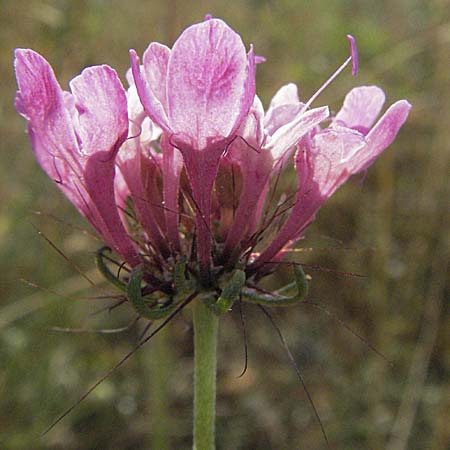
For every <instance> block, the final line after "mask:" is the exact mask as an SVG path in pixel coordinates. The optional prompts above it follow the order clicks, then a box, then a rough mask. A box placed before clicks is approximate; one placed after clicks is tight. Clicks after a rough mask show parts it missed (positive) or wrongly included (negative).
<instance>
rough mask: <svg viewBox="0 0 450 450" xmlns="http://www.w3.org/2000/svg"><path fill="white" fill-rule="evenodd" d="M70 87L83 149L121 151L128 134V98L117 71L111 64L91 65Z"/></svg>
mask: <svg viewBox="0 0 450 450" xmlns="http://www.w3.org/2000/svg"><path fill="white" fill-rule="evenodd" d="M70 87H71V90H72V94H73V97H74V99H75V107H76V109H77V110H78V115H79V116H78V123H79V126H77V129H76V131H77V134H78V136H79V137H80V141H81V150H82V152H83V153H84V154H87V155H88V154H92V153H94V152H100V151H105V152H109V151H112V152H115V151H117V150H118V148H119V147H120V145H121V144H122V142H123V141H124V140H125V139H126V137H127V135H128V115H127V98H126V94H125V90H124V89H123V86H122V83H121V82H120V80H119V78H118V76H117V73H116V72H115V71H114V70H113V69H111V68H110V67H108V66H94V67H88V68H87V69H84V70H83V72H82V73H81V74H80V75H78V76H77V77H75V78H74V79H73V80H72V81H71V82H70Z"/></svg>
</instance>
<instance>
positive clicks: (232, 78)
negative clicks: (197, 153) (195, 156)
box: [138, 19, 253, 150]
mask: <svg viewBox="0 0 450 450" xmlns="http://www.w3.org/2000/svg"><path fill="white" fill-rule="evenodd" d="M249 71H250V72H251V71H252V69H251V68H248V61H247V55H246V52H245V47H244V44H243V43H242V40H241V38H240V36H239V35H238V34H237V33H235V32H234V31H233V30H232V29H231V28H230V27H228V25H226V24H225V22H223V21H222V20H218V19H210V20H207V21H205V22H202V23H199V24H196V25H193V26H191V27H189V28H187V29H186V30H185V31H184V32H183V33H182V35H181V36H180V37H179V38H178V40H177V41H176V42H175V44H174V46H173V49H172V52H171V54H170V58H169V67H168V78H167V92H168V93H170V95H169V97H168V110H169V114H168V115H169V119H170V127H171V129H172V131H173V133H175V134H182V135H183V139H187V140H188V141H190V142H188V144H189V145H190V146H191V147H193V148H197V149H200V150H201V149H203V148H205V147H206V146H207V145H208V143H209V142H210V141H219V140H223V139H224V138H226V137H228V136H229V135H230V133H231V132H232V130H233V129H234V128H235V127H236V125H239V124H237V123H236V122H237V121H238V119H239V117H241V115H242V109H243V105H242V98H243V96H244V95H245V94H246V88H247V87H248V84H249V82H248V77H249ZM250 88H251V86H250ZM138 91H139V89H138ZM252 101H253V98H251V100H250V102H249V104H248V107H247V111H248V108H250V106H251V103H252ZM245 103H246V102H244V104H245ZM144 106H145V105H144ZM247 111H245V113H246V112H247Z"/></svg>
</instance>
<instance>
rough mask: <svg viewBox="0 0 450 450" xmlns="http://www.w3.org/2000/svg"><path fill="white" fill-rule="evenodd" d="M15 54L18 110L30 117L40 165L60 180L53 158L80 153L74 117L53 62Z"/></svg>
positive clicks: (27, 52) (24, 53) (21, 52)
mask: <svg viewBox="0 0 450 450" xmlns="http://www.w3.org/2000/svg"><path fill="white" fill-rule="evenodd" d="M15 56H16V58H15V61H14V64H15V70H16V78H17V84H18V86H19V90H18V91H17V94H16V101H15V103H16V108H17V111H18V112H19V113H20V114H21V115H22V116H23V117H25V119H27V120H28V127H29V132H30V134H32V139H33V144H34V145H33V150H34V152H35V154H36V158H37V159H38V162H39V164H40V165H41V166H42V168H43V169H44V170H45V171H46V172H47V174H48V175H49V176H50V177H52V178H53V179H58V176H57V174H56V172H55V168H54V165H53V162H52V161H53V160H54V158H65V156H66V155H69V156H70V155H75V154H76V153H77V152H78V146H77V141H76V137H75V134H74V132H73V127H72V124H71V117H70V115H69V114H68V113H67V111H66V109H65V106H64V104H65V101H64V93H63V91H62V89H61V87H60V86H59V84H58V81H57V80H56V77H55V74H54V73H53V69H52V68H51V66H50V64H49V63H48V62H47V61H46V60H45V59H44V58H43V57H42V56H41V55H39V54H38V53H36V52H35V51H33V50H28V49H17V50H16V51H15ZM68 95H70V94H68Z"/></svg>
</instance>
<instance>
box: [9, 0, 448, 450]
mask: <svg viewBox="0 0 450 450" xmlns="http://www.w3.org/2000/svg"><path fill="white" fill-rule="evenodd" d="M206 12H210V13H212V14H213V15H215V16H218V17H222V18H224V19H225V20H226V21H227V22H228V23H229V24H230V25H231V26H232V27H234V28H235V29H236V30H237V31H238V32H239V33H241V35H242V36H243V39H244V41H245V42H246V43H249V42H253V43H254V45H255V48H256V50H257V53H258V54H262V55H264V56H266V57H267V62H266V63H265V64H263V65H261V66H259V68H258V92H259V94H260V95H261V96H262V98H263V100H264V101H265V103H266V104H267V102H268V101H269V100H270V96H271V94H273V93H274V92H275V90H276V89H277V88H278V87H280V86H281V85H282V84H284V83H286V82H288V81H294V82H296V83H298V84H299V86H300V92H301V95H302V97H303V98H306V97H308V96H309V95H311V94H312V93H313V92H314V91H315V89H317V88H318V87H319V85H320V84H321V83H322V82H323V81H324V80H325V79H326V78H327V77H328V76H329V74H331V73H332V72H333V71H334V69H335V68H336V67H337V66H338V65H339V64H340V63H341V62H342V61H343V60H344V58H345V57H346V56H347V52H348V49H347V43H346V40H345V34H346V33H349V32H351V33H353V34H354V35H355V36H356V37H357V40H358V43H359V48H360V59H361V71H360V74H359V76H358V78H357V79H352V77H351V76H350V74H349V72H346V74H344V75H342V76H341V77H340V78H339V79H338V80H337V81H336V82H335V83H334V84H333V85H332V86H331V87H330V88H329V89H328V90H327V91H326V93H325V94H324V95H323V96H322V97H321V98H320V100H319V102H318V103H317V104H319V103H320V104H327V103H329V104H330V105H331V107H332V108H333V109H334V110H337V109H338V108H339V106H340V104H341V101H342V99H343V97H344V95H345V93H346V92H347V91H348V90H349V89H350V88H351V87H352V86H353V85H355V84H378V85H380V86H382V87H383V88H384V89H385V91H386V93H387V96H388V102H391V103H392V102H393V101H395V100H397V99H400V98H407V99H409V101H410V102H411V103H412V104H413V106H414V108H413V111H412V114H411V115H410V118H409V120H408V122H407V124H406V125H405V127H404V128H403V129H402V131H401V133H400V135H399V137H398V139H397V140H396V141H395V143H394V144H393V145H392V147H391V148H390V149H389V150H388V151H387V152H386V154H384V155H383V156H382V157H381V158H380V160H379V161H377V163H376V164H375V166H374V167H373V168H372V169H371V170H369V172H368V174H367V176H366V177H365V180H364V183H363V184H361V183H360V182H359V181H360V180H356V182H354V183H348V185H346V186H345V187H343V188H342V189H341V190H340V191H339V192H338V193H337V195H335V197H334V198H333V199H332V200H331V201H330V202H329V204H327V205H326V206H325V207H324V208H323V210H322V211H321V212H320V214H319V216H318V218H317V220H316V222H315V223H314V224H313V225H312V227H311V228H310V230H309V231H308V233H307V238H306V239H305V240H304V241H302V243H301V246H302V247H304V248H305V250H304V251H302V252H299V253H298V254H296V259H297V260H298V261H300V262H305V263H308V264H315V265H319V266H321V267H323V268H328V269H332V270H339V271H347V272H358V273H362V274H365V275H367V277H366V278H357V277H353V276H348V275H347V276H346V275H338V274H336V273H333V272H329V271H326V270H312V269H308V272H309V273H310V274H311V275H312V277H313V281H312V284H311V291H310V296H309V299H310V300H311V301H315V302H319V303H321V304H322V305H324V306H325V307H326V308H328V309H330V310H332V311H333V313H334V314H335V317H337V318H339V319H341V320H343V321H344V322H345V324H346V325H347V326H349V327H352V328H353V329H355V330H357V332H358V333H359V334H361V335H362V336H364V337H365V339H367V341H368V342H370V343H371V344H372V345H374V346H375V347H376V348H377V349H378V350H380V351H381V352H382V353H383V354H385V355H386V357H387V358H389V360H391V361H392V362H393V364H392V365H389V364H388V363H386V362H385V361H384V360H383V359H381V358H380V357H379V356H377V355H376V354H375V353H374V352H373V351H371V350H369V349H368V348H367V346H366V345H364V344H362V343H361V342H360V341H359V340H358V339H357V338H355V337H354V336H352V335H351V334H350V333H349V332H348V331H347V330H346V328H345V326H344V325H342V324H340V323H339V322H338V321H336V320H335V319H334V318H332V317H331V318H330V317H329V316H327V315H326V314H324V313H321V312H320V311H318V310H316V309H313V308H311V307H309V308H308V306H297V307H295V308H290V309H289V310H288V311H281V312H278V311H277V313H276V316H275V317H276V320H277V322H278V324H279V325H280V328H281V329H282V331H283V332H284V334H285V336H286V339H287V341H288V342H289V344H290V346H291V350H292V353H293V354H294V356H295V358H296V360H297V362H298V364H299V366H300V368H301V371H302V374H303V376H304V379H305V381H306V384H307V386H308V389H309V392H310V393H311V396H312V397H313V399H314V402H315V405H316V408H317V410H318V412H319V414H320V417H321V420H322V422H323V425H324V427H325V429H326V431H327V433H328V436H329V440H330V443H331V444H330V447H331V448H335V449H346V450H352V449H354V450H367V449H372V450H380V449H387V450H406V449H408V450H424V449H428V450H444V449H446V448H448V444H449V429H448V420H449V415H450V404H449V399H450V395H449V393H450V390H449V369H450V342H449V340H448V337H449V333H448V332H449V322H448V309H449V305H448V300H447V299H448V285H447V283H448V281H447V275H448V272H447V270H448V255H449V251H448V250H449V248H448V198H449V195H448V194H449V183H448V169H449V162H450V161H449V159H450V151H449V150H450V148H449V145H450V144H449V143H450V127H449V124H450V85H449V62H450V59H449V54H450V52H449V48H450V14H449V13H450V4H449V2H448V1H445V0H431V1H423V0H422V1H420V0H396V1H376V2H374V1H368V0H359V1H358V0H340V1H332V2H331V1H326V0H320V1H314V2H312V1H306V0H276V1H275V0H253V1H250V0H249V1H247V2H238V1H233V0H229V1H224V0H216V1H206V0H204V1H198V2H186V1H182V0H166V1H156V0H155V1H143V0H127V1H117V0H114V1H106V0H77V1H70V0H46V1H44V0H42V1H38V0H3V1H1V3H0V50H1V51H0V73H1V75H0V86H1V89H0V134H1V140H0V146H1V159H0V192H1V204H0V205H1V206H0V208H1V215H0V265H1V266H0V270H1V284H0V286H1V288H0V289H1V290H0V292H1V298H0V448H1V449H2V450H25V449H33V450H34V449H55V450H56V449H58V450H60V449H71V450H72V449H80V450H82V449H94V448H95V449H130V450H131V449H143V448H153V449H155V450H163V448H164V447H165V446H167V447H166V448H170V449H175V448H176V449H188V448H189V447H190V442H191V437H190V435H191V414H192V411H191V401H192V388H191V382H192V342H191V341H192V332H191V328H190V321H189V315H188V313H186V314H185V316H184V319H183V318H182V319H178V320H177V321H174V322H173V323H172V324H171V326H170V331H169V332H168V333H167V334H166V336H165V340H166V343H165V344H164V343H163V342H161V341H159V342H158V341H157V340H155V341H154V342H153V343H152V342H150V343H149V344H148V345H147V346H146V347H145V348H144V349H142V350H141V351H140V352H138V353H137V354H136V355H135V356H134V357H133V358H132V359H131V360H129V361H128V362H127V363H126V365H125V366H123V367H122V368H120V369H119V370H117V371H116V372H115V373H114V374H113V375H111V376H110V377H109V378H108V379H107V381H105V382H104V383H103V384H102V385H101V386H100V387H99V388H98V389H97V390H96V391H95V392H94V393H93V394H92V395H90V396H89V397H88V398H87V399H86V400H85V401H83V402H82V404H81V405H80V406H79V407H78V408H77V409H75V410H74V411H73V412H72V413H71V414H70V415H69V416H68V417H66V418H65V419H64V420H63V421H62V422H61V423H60V424H58V425H57V426H56V427H55V428H54V429H52V430H51V431H50V432H49V433H48V434H47V435H45V436H44V437H40V434H41V432H42V431H43V430H44V429H45V428H46V427H47V426H48V425H49V424H50V423H51V422H52V420H54V419H55V418H56V417H57V416H58V414H60V413H61V412H62V411H63V410H64V409H65V408H67V407H69V406H70V405H71V404H72V403H73V402H74V401H75V400H76V399H77V398H78V397H80V396H81V395H82V394H83V392H84V391H85V390H86V389H87V388H88V387H89V386H90V385H91V384H92V383H93V382H94V381H95V380H96V379H97V378H98V377H99V376H100V375H102V374H103V373H104V372H105V371H107V370H108V368H109V367H110V366H112V365H113V364H114V363H115V362H116V361H117V360H118V359H119V358H120V357H121V356H122V355H123V354H125V353H126V352H127V351H129V350H130V349H131V348H132V346H133V345H134V343H135V342H136V340H137V338H138V335H139V333H140V332H141V331H142V328H140V327H139V326H138V327H134V328H132V329H130V330H129V331H127V332H124V333H120V334H108V335H96V334H73V333H72V334H67V333H57V332H55V331H51V330H50V328H51V327H54V326H60V327H67V328H114V327H120V326H124V325H126V324H127V323H129V321H130V320H131V318H132V314H131V312H130V310H129V309H127V308H126V307H121V308H118V309H115V310H113V311H111V312H110V313H108V312H103V313H101V314H94V313H95V312H96V311H98V310H99V309H101V308H102V307H104V306H107V305H109V304H111V301H108V300H94V299H90V298H89V297H90V296H95V295H103V294H104V293H113V289H112V288H110V287H108V286H103V288H98V287H96V288H92V287H90V286H89V283H88V282H87V281H86V280H85V279H84V278H82V277H81V276H80V275H79V274H78V273H77V272H76V271H75V270H74V268H73V266H72V265H71V264H70V263H68V262H66V261H65V260H64V259H63V258H61V257H60V256H59V255H58V254H57V253H56V252H55V251H54V249H52V247H51V246H50V245H49V244H48V243H47V242H46V241H45V239H42V238H41V237H40V236H39V235H38V233H37V231H36V229H35V228H34V226H36V227H38V228H39V229H40V230H42V231H43V232H44V233H45V234H46V235H47V236H48V237H49V238H50V239H51V240H52V242H54V243H55V245H56V246H58V248H60V249H61V250H62V252H64V254H65V255H67V257H68V258H70V260H71V261H73V263H74V264H77V265H78V266H79V267H80V268H81V269H82V270H83V271H84V272H86V273H88V274H89V276H90V277H91V278H93V279H94V281H95V282H98V280H99V277H98V276H97V275H96V272H95V270H93V261H92V260H93V258H92V253H93V251H94V250H96V248H97V247H98V246H99V245H100V243H99V242H98V241H96V240H95V239H93V238H91V237H89V236H88V235H87V234H84V233H82V232H81V231H80V230H79V229H78V228H77V227H79V226H81V227H86V224H85V223H84V222H83V220H82V219H81V218H80V217H79V216H78V214H77V213H76V212H75V211H74V209H73V208H72V207H71V205H69V203H68V202H67V201H66V200H65V199H64V198H63V196H62V195H61V194H60V193H59V192H58V190H57V188H56V187H55V186H54V184H52V182H51V181H50V180H48V179H47V177H46V176H45V175H44V174H43V173H42V172H41V170H40V169H39V168H38V166H37V164H36V162H35V161H34V158H33V155H32V153H31V150H30V144H29V142H28V139H27V136H26V134H25V132H24V130H25V122H24V120H22V119H21V118H20V117H19V116H18V115H17V114H16V113H15V111H14V108H13V96H14V91H15V81H14V76H13V70H12V50H13V48H14V47H31V48H33V49H35V50H37V51H39V52H40V53H42V54H43V55H45V56H46V58H47V59H48V60H49V61H50V62H51V64H52V65H53V67H54V68H55V71H56V73H57V76H58V78H59V80H60V81H61V83H62V85H63V86H66V85H67V81H68V80H69V79H70V78H71V77H72V76H74V75H75V74H77V73H79V71H80V70H81V69H82V68H83V67H85V66H87V65H91V64H98V63H107V64H110V65H112V66H113V67H115V68H116V69H117V70H118V72H119V74H121V75H124V73H125V71H126V69H127V67H128V58H127V51H128V49H129V48H136V49H137V50H138V52H140V53H141V52H142V51H143V50H144V49H145V47H146V46H147V44H148V42H149V41H151V40H156V41H160V42H164V43H167V44H169V45H171V44H172V42H173V40H174V39H175V38H176V36H177V35H178V34H179V32H180V31H181V30H182V29H184V28H185V27H186V26H187V25H189V24H191V23H193V22H196V21H199V20H201V19H202V17H203V15H204V14H205V13H206ZM124 78H125V77H124V76H123V77H122V79H123V80H124ZM36 211H37V212H40V213H41V214H40V215H36V214H35V213H34V212H36ZM52 216H56V217H57V218H58V220H56V219H55V218H53V217H52ZM62 221H64V222H62ZM310 248H311V250H310ZM288 277H289V273H288V272H287V271H286V272H284V273H282V271H280V274H279V278H280V279H278V280H274V281H273V282H274V283H277V284H278V285H279V284H281V283H282V282H283V281H287V280H288ZM21 279H26V280H29V281H30V282H32V283H35V284H37V285H39V286H40V288H36V287H32V286H30V285H27V284H25V283H23V282H22V281H21ZM45 289H50V290H52V291H56V292H57V293H59V294H61V296H62V297H63V298H61V297H59V296H56V295H54V294H52V293H51V292H46V291H45ZM244 313H245V321H246V332H247V335H248V341H249V342H248V351H249V360H248V365H249V367H248V370H247V372H246V374H245V375H244V376H243V377H242V378H238V375H239V373H240V372H241V370H242V366H243V364H244V357H243V355H244V344H243V338H242V330H241V327H240V320H239V315H238V314H237V311H234V312H233V313H232V314H230V315H229V316H227V317H225V318H224V319H223V320H222V323H221V343H220V349H221V351H220V361H219V377H218V389H219V391H218V422H217V442H218V448H219V449H222V450H238V449H242V450H244V449H245V450H259V449H261V450H267V449H274V450H282V449H283V450H294V449H295V450H299V449H302V450H304V449H311V450H315V449H321V448H325V443H324V441H323V438H322V436H321V432H320V427H319V425H318V424H317V422H316V420H315V418H314V414H313V411H312V409H311V406H310V405H309V403H308V401H307V398H306V396H305V393H304V391H303V389H302V386H301V384H300V382H299V381H298V379H297V378H296V375H295V372H294V370H293V369H292V367H291V366H290V365H289V362H288V358H287V357H286V355H285V352H284V351H283V348H282V347H281V346H280V344H279V341H278V338H277V336H276V333H275V332H274V330H273V329H272V328H271V326H270V324H269V323H268V321H267V320H266V319H265V317H264V316H263V315H262V314H261V312H260V311H259V310H258V309H257V308H253V307H246V308H245V310H244ZM164 345H166V346H168V347H169V348H170V355H168V359H167V360H166V359H164V360H163V359H162V358H161V357H160V356H158V354H160V353H161V352H164ZM158 376H159V378H161V377H162V379H163V383H164V384H165V386H166V390H167V397H166V400H164V399H162V400H161V399H158V397H157V396H156V395H155V392H154V391H155V389H154V388H153V386H154V384H155V382H156V381H155V380H157V379H158ZM160 383H161V380H160ZM161 401H162V404H163V405H165V406H166V410H167V411H168V413H167V414H168V417H169V418H168V419H167V418H166V419H164V417H162V418H161V417H159V416H161V415H163V414H157V413H156V412H155V410H156V409H157V405H158V403H161ZM158 421H159V422H158ZM158 424H159V425H158ZM158 431H160V432H158ZM161 434H162V435H167V436H168V439H169V443H168V444H167V443H164V439H162V440H161V436H160V435H161Z"/></svg>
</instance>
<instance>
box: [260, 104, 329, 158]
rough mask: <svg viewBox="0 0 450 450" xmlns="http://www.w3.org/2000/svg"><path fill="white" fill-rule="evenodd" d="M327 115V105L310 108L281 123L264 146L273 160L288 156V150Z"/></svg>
mask: <svg viewBox="0 0 450 450" xmlns="http://www.w3.org/2000/svg"><path fill="white" fill-rule="evenodd" d="M328 116H329V110H328V107H327V106H323V107H321V108H315V109H311V110H309V111H307V112H305V113H303V114H299V115H298V116H297V117H296V118H295V119H294V120H292V121H291V122H289V123H287V124H286V125H283V126H282V127H281V128H279V129H278V130H277V131H275V133H274V134H273V135H272V136H271V138H270V140H269V141H268V142H267V145H266V148H267V149H268V150H270V152H271V153H272V157H273V159H274V160H275V161H277V160H284V159H285V158H287V157H288V156H289V152H288V150H290V149H292V148H293V147H294V145H295V144H297V143H298V141H299V140H300V139H301V138H302V137H303V136H304V135H305V134H306V133H308V131H310V130H312V129H313V128H314V127H315V126H316V125H319V124H320V123H321V122H323V121H324V120H325V119H326V118H327V117H328Z"/></svg>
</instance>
